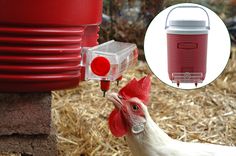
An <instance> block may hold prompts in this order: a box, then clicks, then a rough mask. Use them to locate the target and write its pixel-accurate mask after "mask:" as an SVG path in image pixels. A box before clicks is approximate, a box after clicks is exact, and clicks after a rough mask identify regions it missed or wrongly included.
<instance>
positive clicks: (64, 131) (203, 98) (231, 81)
mask: <svg viewBox="0 0 236 156" xmlns="http://www.w3.org/2000/svg"><path fill="white" fill-rule="evenodd" d="M233 58H234V57H233ZM148 73H150V70H149V68H148V66H147V64H146V63H144V62H141V61H140V62H139V63H138V65H137V66H136V67H134V68H133V69H131V70H129V71H128V72H127V73H126V74H125V75H124V79H123V81H122V82H121V84H120V86H119V87H117V86H116V84H115V83H113V84H112V86H111V89H112V91H115V92H117V91H118V89H119V88H120V87H121V86H123V85H125V84H126V83H127V82H128V81H129V80H131V79H132V78H133V77H136V78H141V77H142V76H144V75H146V74H148ZM112 109H113V105H112V103H111V102H108V101H107V100H106V98H103V97H102V92H101V91H100V89H99V84H98V82H95V81H88V82H83V83H81V84H80V85H79V87H77V88H76V89H72V90H64V91H57V92H53V106H52V117H53V122H54V125H55V128H56V133H57V139H58V149H59V153H60V156H130V155H131V154H130V151H129V148H128V147H127V144H126V142H125V141H124V139H123V138H115V137H113V136H112V134H111V133H110V131H109V129H108V125H107V117H108V115H109V113H110V112H111V110H112ZM149 111H150V114H151V116H152V117H153V119H154V120H155V121H156V123H158V124H159V125H160V127H161V128H163V129H164V131H165V132H166V133H168V134H169V135H170V136H171V137H173V138H175V139H179V140H182V141H191V142H204V143H213V144H223V145H236V61H230V62H229V64H228V66H227V68H226V70H225V71H224V73H223V74H222V75H221V76H220V77H219V78H218V79H217V80H216V81H215V82H214V83H212V84H210V85H208V86H207V87H205V88H201V89H196V90H192V91H185V90H178V89H174V88H171V87H168V86H166V85H165V84H163V83H162V82H161V81H160V80H158V79H157V78H156V77H154V76H153V77H152V89H151V102H150V104H149ZM0 155H1V154H0ZM4 156H7V155H4ZM12 156H15V155H12Z"/></svg>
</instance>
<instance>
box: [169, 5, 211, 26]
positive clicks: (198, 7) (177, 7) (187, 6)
mask: <svg viewBox="0 0 236 156" xmlns="http://www.w3.org/2000/svg"><path fill="white" fill-rule="evenodd" d="M179 8H197V9H202V10H203V11H204V12H205V13H206V15H207V20H208V26H206V28H207V29H208V30H210V17H209V15H208V13H207V11H206V10H205V9H204V8H202V7H200V6H196V5H182V6H176V7H174V8H172V9H171V10H170V11H169V13H168V14H167V17H166V22H165V29H167V28H168V27H169V26H168V19H169V16H170V14H171V12H172V11H174V10H175V9H179Z"/></svg>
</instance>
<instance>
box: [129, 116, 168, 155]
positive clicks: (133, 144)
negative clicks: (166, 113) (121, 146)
mask: <svg viewBox="0 0 236 156" xmlns="http://www.w3.org/2000/svg"><path fill="white" fill-rule="evenodd" d="M171 140H172V139H171V138H170V137H169V136H168V135H167V134H166V133H165V132H164V131H163V130H162V129H161V128H159V127H158V125H157V124H156V123H155V122H154V121H153V120H152V118H151V117H150V115H149V114H146V123H145V129H144V131H143V132H141V133H139V134H133V133H132V132H130V133H129V135H127V142H128V144H129V146H130V148H131V150H132V149H134V150H137V149H143V148H144V147H148V148H151V147H154V148H155V147H158V146H159V147H160V146H163V145H166V144H168V143H169V142H170V141H171ZM137 152H138V151H137ZM139 152H140V153H141V152H142V151H139Z"/></svg>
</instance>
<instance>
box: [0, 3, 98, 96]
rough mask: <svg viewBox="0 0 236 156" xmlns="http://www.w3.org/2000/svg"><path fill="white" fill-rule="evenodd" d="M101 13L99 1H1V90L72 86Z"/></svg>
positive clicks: (93, 42) (94, 41) (95, 34)
mask: <svg viewBox="0 0 236 156" xmlns="http://www.w3.org/2000/svg"><path fill="white" fill-rule="evenodd" d="M101 17H102V0H96V1H94V0H86V1H85V0H7V1H6V0H0V92H39V91H51V90H58V89H66V88H72V87H75V86H77V85H78V83H79V80H80V76H81V74H80V61H81V55H80V52H81V48H82V46H94V45H97V44H98V43H97V39H98V31H99V28H98V25H99V24H100V22H101Z"/></svg>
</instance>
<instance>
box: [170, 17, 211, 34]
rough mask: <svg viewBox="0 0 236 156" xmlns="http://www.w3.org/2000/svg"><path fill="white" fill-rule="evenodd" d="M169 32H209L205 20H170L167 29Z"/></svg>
mask: <svg viewBox="0 0 236 156" xmlns="http://www.w3.org/2000/svg"><path fill="white" fill-rule="evenodd" d="M166 30H167V33H169V34H207V33H208V28H207V25H206V21H204V20H170V21H169V26H168V28H167V29H166Z"/></svg>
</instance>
